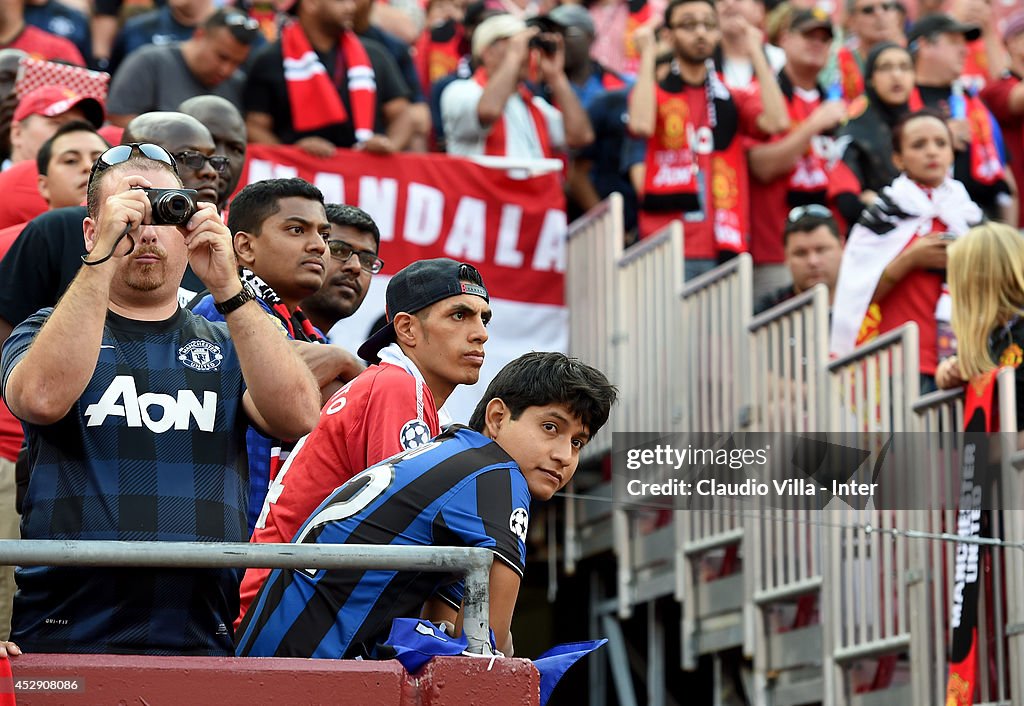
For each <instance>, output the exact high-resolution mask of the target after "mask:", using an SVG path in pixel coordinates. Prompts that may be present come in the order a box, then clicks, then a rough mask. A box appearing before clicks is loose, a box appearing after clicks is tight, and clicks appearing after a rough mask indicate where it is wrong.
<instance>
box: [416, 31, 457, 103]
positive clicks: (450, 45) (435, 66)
mask: <svg viewBox="0 0 1024 706" xmlns="http://www.w3.org/2000/svg"><path fill="white" fill-rule="evenodd" d="M464 35H465V30H464V29H463V28H462V25H461V24H458V23H455V22H445V23H444V24H442V25H438V26H436V27H431V28H430V29H429V30H427V31H426V32H423V34H421V35H420V38H419V39H418V40H417V41H416V64H417V66H416V68H417V69H418V70H419V72H420V83H421V84H422V85H423V94H424V95H426V96H429V95H430V88H431V86H433V85H434V84H435V83H436V82H437V81H440V80H441V79H442V78H444V77H445V76H447V75H448V74H450V73H452V72H453V71H455V69H456V67H458V65H459V59H461V58H462V51H461V50H462V44H463V38H464Z"/></svg>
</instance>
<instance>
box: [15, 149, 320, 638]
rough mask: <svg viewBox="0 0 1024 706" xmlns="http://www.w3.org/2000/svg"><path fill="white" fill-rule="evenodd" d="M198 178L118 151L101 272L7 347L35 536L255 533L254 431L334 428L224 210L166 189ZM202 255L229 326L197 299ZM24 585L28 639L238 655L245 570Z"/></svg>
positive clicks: (108, 187)
mask: <svg viewBox="0 0 1024 706" xmlns="http://www.w3.org/2000/svg"><path fill="white" fill-rule="evenodd" d="M180 187H181V180H180V179H179V178H178V175H177V172H176V171H175V166H174V160H173V159H172V157H171V155H170V154H169V153H168V152H167V151H166V150H164V149H163V148H161V147H158V146H156V145H153V144H149V143H143V144H139V143H132V144H127V145H118V146H116V147H112V148H111V149H109V150H107V151H106V152H104V153H103V155H101V156H100V158H99V160H97V162H96V166H95V167H94V169H93V172H92V175H91V177H90V183H89V189H88V214H89V215H88V217H87V218H85V220H84V222H83V230H84V234H85V242H86V249H87V251H88V253H87V255H85V256H84V257H83V262H84V263H85V265H86V266H84V267H82V268H81V271H80V272H79V273H78V275H77V276H76V277H75V279H74V281H73V282H72V284H71V286H70V287H69V288H68V290H67V292H66V293H65V295H64V296H63V298H62V299H61V300H60V301H59V302H58V303H57V306H56V307H55V308H53V309H43V310H41V311H39V312H38V313H36V314H34V315H33V316H31V317H29V318H28V319H27V320H26V321H25V322H23V323H22V324H20V325H18V326H17V327H16V328H15V329H14V331H13V332H12V334H11V336H10V338H9V339H8V341H7V343H6V345H5V346H4V349H3V357H2V364H0V371H2V376H3V377H2V383H3V394H4V398H5V399H6V401H7V404H8V406H9V407H10V408H11V411H12V412H14V414H15V415H16V416H18V417H19V418H20V419H22V420H23V421H24V422H25V423H26V430H27V438H28V448H29V462H30V463H31V465H32V475H31V480H30V481H29V486H28V493H27V496H26V498H25V505H24V507H25V519H24V522H23V523H22V534H23V537H25V538H27V539H93V540H136V541H138V540H146V541H194V542H195V541H199V542H225V541H226V542H232V541H236V542H237V541H244V540H245V538H246V532H245V503H246V492H247V483H246V464H245V427H246V423H247V422H252V423H254V424H256V425H257V426H259V427H260V428H261V429H263V430H265V431H266V432H267V433H269V434H273V435H275V436H278V437H280V438H297V437H299V436H301V435H303V434H305V433H307V432H308V431H309V430H310V429H311V428H312V427H313V425H314V424H315V423H316V420H317V416H318V411H319V401H320V395H319V390H318V388H317V386H316V382H315V380H314V379H313V377H312V375H311V374H310V372H309V370H308V369H307V368H306V366H305V365H304V364H303V362H302V361H301V359H300V358H299V357H298V355H297V354H296V353H295V352H294V351H293V350H292V348H291V347H290V346H289V344H288V342H287V340H286V339H285V338H284V337H283V336H279V335H275V334H274V328H273V324H272V322H271V321H270V320H269V319H268V318H267V316H266V315H265V314H264V313H263V311H262V310H261V309H260V307H259V306H258V305H257V304H256V303H255V302H254V301H252V296H251V295H250V293H249V292H248V290H246V289H244V288H243V287H242V285H241V283H240V281H239V279H238V272H237V265H236V262H235V257H234V251H233V249H232V244H231V235H230V233H229V232H228V229H227V228H226V227H225V226H224V224H223V222H222V221H221V219H220V216H219V215H218V214H217V210H216V207H215V206H214V205H213V204H212V203H208V202H202V201H201V202H199V203H198V204H196V203H195V194H194V192H191V191H178V192H177V193H173V192H166V191H151V190H162V189H177V190H180ZM154 204H157V205H159V204H162V205H163V207H157V208H155V207H154ZM168 221H172V222H173V223H174V225H166V224H167V223H168ZM186 264H189V265H191V267H192V269H193V271H194V272H195V274H196V275H197V276H198V277H199V278H200V279H201V280H202V281H203V282H204V283H205V284H206V286H207V287H208V288H209V290H210V292H211V293H212V294H213V297H214V300H215V301H216V302H217V305H218V309H219V310H220V312H221V313H222V314H223V315H224V316H225V317H226V321H227V323H226V324H222V323H211V322H208V321H206V320H204V319H202V318H200V317H198V316H195V315H193V314H192V313H191V312H188V311H186V310H183V309H181V308H180V306H179V304H178V301H177V291H178V286H179V284H180V282H181V277H182V275H183V273H184V271H185V266H186ZM17 580H18V586H19V592H18V595H17V598H16V600H15V606H14V621H13V630H12V640H14V641H15V642H18V643H20V645H21V646H22V647H23V648H25V649H26V650H31V651H35V652H108V653H131V654H215V655H216V654H231V653H232V649H233V644H232V643H233V640H232V634H231V627H230V625H231V622H232V619H233V618H234V616H235V615H237V612H238V578H237V572H235V571H232V570H205V569H204V570H192V569H189V570H150V569H145V570H142V569H139V570H136V569H102V570H98V569H91V568H90V569H77V568H61V567H29V568H23V569H19V570H18V573H17Z"/></svg>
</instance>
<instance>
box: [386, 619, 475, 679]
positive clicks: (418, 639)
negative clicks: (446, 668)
mask: <svg viewBox="0 0 1024 706" xmlns="http://www.w3.org/2000/svg"><path fill="white" fill-rule="evenodd" d="M467 646H468V643H467V641H466V636H465V635H462V636H460V637H452V636H451V635H448V634H446V633H444V632H442V631H441V630H440V628H438V627H437V626H436V625H434V624H433V623H431V622H430V621H429V620H417V619H416V618H395V620H394V622H393V623H392V624H391V634H389V635H388V639H387V640H385V641H384V644H383V645H382V646H381V647H380V648H378V650H377V654H376V655H375V656H376V657H378V658H380V659H397V660H398V661H399V662H401V663H402V666H403V667H405V669H406V671H408V672H409V673H410V674H415V673H416V672H417V671H418V670H419V669H420V667H422V666H423V665H424V664H426V663H427V662H429V661H430V660H431V658H433V657H445V656H447V657H451V656H454V655H461V654H462V653H463V652H464V651H465V650H466V647H467Z"/></svg>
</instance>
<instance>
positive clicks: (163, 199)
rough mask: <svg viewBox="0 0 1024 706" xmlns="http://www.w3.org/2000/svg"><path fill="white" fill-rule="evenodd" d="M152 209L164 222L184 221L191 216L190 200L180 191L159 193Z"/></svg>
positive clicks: (175, 222) (177, 222)
mask: <svg viewBox="0 0 1024 706" xmlns="http://www.w3.org/2000/svg"><path fill="white" fill-rule="evenodd" d="M153 211H154V212H155V213H156V214H157V218H158V219H159V220H160V221H162V222H164V223H172V224H175V225H177V224H181V223H185V222H187V221H188V219H189V218H191V217H192V201H191V200H189V198H188V197H187V196H185V195H184V194H180V193H173V192H172V193H169V194H161V196H160V197H159V198H158V199H157V200H156V202H155V203H154V204H153Z"/></svg>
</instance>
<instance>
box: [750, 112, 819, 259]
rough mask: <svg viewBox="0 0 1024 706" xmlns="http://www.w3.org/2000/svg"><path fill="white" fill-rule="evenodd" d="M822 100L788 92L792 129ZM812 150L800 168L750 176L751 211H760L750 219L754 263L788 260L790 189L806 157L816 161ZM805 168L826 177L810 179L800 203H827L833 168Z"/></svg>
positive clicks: (777, 136) (779, 138) (809, 163)
mask: <svg viewBox="0 0 1024 706" xmlns="http://www.w3.org/2000/svg"><path fill="white" fill-rule="evenodd" d="M821 102H822V98H821V97H820V96H819V97H818V98H815V99H812V100H808V99H805V98H803V97H801V96H800V95H799V94H798V93H796V92H794V93H793V95H792V96H791V97H790V96H786V105H787V108H788V109H789V117H790V130H793V129H795V128H796V126H797V125H799V124H800V123H801V122H803V121H804V120H806V119H807V118H808V116H810V114H811V113H812V112H814V110H815V109H816V108H817V107H818V106H819V105H821ZM786 134H787V133H780V134H778V135H773V136H771V137H770V138H768V139H767V141H768V142H777V141H778V140H781V139H782V138H783V137H785V136H786ZM811 149H813V147H812V148H811ZM810 152H811V150H810V149H809V150H808V153H807V154H805V155H803V156H802V157H801V158H800V159H801V160H802V161H801V163H798V165H797V168H794V169H792V170H791V171H789V172H787V173H786V174H784V175H782V176H780V177H778V178H777V179H774V180H772V181H771V182H769V183H767V184H765V183H762V182H760V181H758V180H757V179H754V178H753V177H751V179H750V203H751V209H752V211H754V212H756V213H757V217H756V218H752V219H751V222H750V256H751V257H752V258H754V264H757V265H767V264H780V263H782V262H783V261H784V260H785V248H784V247H783V245H782V230H783V228H785V225H786V216H788V215H789V211H790V209H791V208H792V205H791V204H790V201H789V192H790V191H791V190H793V189H792V186H791V182H792V181H793V179H794V175H795V174H796V172H797V169H798V168H801V165H802V164H803V162H804V161H807V165H808V166H813V163H812V162H811V161H808V160H811V157H810V156H809V153H810ZM805 172H806V173H807V175H808V177H809V178H811V177H813V178H817V179H819V180H820V179H824V183H820V184H817V185H816V186H815V185H813V184H811V183H807V185H806V186H805V187H804V190H805V191H806V198H805V199H804V200H802V201H798V202H797V203H821V204H822V205H827V201H828V197H827V194H828V192H829V188H830V183H829V182H830V172H831V170H828V169H826V171H825V173H824V174H823V173H822V172H821V171H820V170H818V169H813V168H812V169H807V168H805ZM815 192H820V193H821V196H820V198H815V197H814V196H813V193H815Z"/></svg>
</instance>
